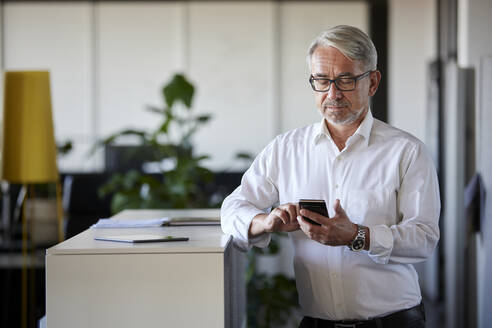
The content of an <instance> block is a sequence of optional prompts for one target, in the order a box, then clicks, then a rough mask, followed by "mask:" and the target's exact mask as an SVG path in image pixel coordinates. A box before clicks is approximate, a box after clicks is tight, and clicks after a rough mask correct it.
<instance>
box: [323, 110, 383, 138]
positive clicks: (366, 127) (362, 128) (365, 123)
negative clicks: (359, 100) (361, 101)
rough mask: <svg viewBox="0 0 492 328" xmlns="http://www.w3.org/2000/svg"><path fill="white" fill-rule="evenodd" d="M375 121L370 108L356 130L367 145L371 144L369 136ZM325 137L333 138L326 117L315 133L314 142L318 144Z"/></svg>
mask: <svg viewBox="0 0 492 328" xmlns="http://www.w3.org/2000/svg"><path fill="white" fill-rule="evenodd" d="M373 123H374V118H373V117H372V113H371V109H370V108H369V110H368V111H367V113H366V116H365V117H364V119H363V120H362V122H361V123H360V125H359V127H358V128H357V130H356V131H355V132H354V135H356V134H358V135H360V136H361V137H363V138H364V144H365V145H366V147H367V146H368V145H369V138H370V136H371V130H372V125H373ZM324 137H327V138H329V139H331V140H333V139H332V138H331V134H330V131H329V130H328V127H327V126H326V124H325V119H324V118H322V119H321V122H320V123H319V126H318V128H317V133H316V134H315V135H314V144H315V145H317V144H318V143H319V142H320V140H321V139H322V138H324Z"/></svg>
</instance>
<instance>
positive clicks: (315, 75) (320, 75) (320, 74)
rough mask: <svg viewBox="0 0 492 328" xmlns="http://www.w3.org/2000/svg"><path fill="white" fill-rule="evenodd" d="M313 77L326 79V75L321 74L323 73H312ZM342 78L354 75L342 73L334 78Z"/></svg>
mask: <svg viewBox="0 0 492 328" xmlns="http://www.w3.org/2000/svg"><path fill="white" fill-rule="evenodd" d="M313 76H314V77H321V78H328V75H327V74H323V73H314V74H313ZM343 76H354V75H353V74H352V72H343V73H340V74H338V75H337V76H336V77H335V78H337V77H343Z"/></svg>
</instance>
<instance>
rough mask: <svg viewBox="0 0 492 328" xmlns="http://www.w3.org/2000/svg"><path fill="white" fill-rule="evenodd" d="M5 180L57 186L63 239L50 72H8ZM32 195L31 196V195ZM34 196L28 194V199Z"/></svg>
mask: <svg viewBox="0 0 492 328" xmlns="http://www.w3.org/2000/svg"><path fill="white" fill-rule="evenodd" d="M4 86H5V88H4V90H5V93H4V116H3V124H4V128H3V131H4V135H3V148H2V179H3V180H5V181H8V182H9V183H17V184H21V185H22V186H23V188H27V187H28V186H31V187H32V186H33V185H35V184H40V183H54V184H56V201H57V220H58V239H59V241H62V240H63V238H64V237H63V213H62V205H61V185H60V178H59V174H58V168H57V165H56V145H55V138H54V131H53V118H52V114H51V94H50V75H49V72H47V71H16V72H13V71H11V72H5V78H4ZM30 194H31V195H30ZM29 197H33V195H32V193H29V192H27V193H26V199H27V198H29ZM25 203H26V201H25V200H24V202H23V211H22V213H23V214H22V255H23V265H22V279H21V281H22V296H21V302H22V304H21V314H22V318H21V327H23V328H24V327H27V273H28V272H27V260H28V243H27V242H28V240H27V238H28V236H27V224H28V221H27V220H26V206H25Z"/></svg>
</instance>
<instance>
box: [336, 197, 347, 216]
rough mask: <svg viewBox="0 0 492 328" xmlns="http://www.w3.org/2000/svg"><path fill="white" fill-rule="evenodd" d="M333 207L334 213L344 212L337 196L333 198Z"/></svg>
mask: <svg viewBox="0 0 492 328" xmlns="http://www.w3.org/2000/svg"><path fill="white" fill-rule="evenodd" d="M333 209H334V210H335V213H336V214H345V211H344V210H343V208H342V205H340V199H338V198H337V199H336V200H335V205H334V206H333Z"/></svg>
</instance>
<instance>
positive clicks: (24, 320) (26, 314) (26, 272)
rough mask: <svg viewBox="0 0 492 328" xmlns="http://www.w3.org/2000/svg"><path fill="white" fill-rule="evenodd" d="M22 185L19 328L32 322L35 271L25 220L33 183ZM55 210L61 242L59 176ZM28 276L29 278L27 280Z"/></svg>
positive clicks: (32, 197)
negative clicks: (32, 266) (23, 195)
mask: <svg viewBox="0 0 492 328" xmlns="http://www.w3.org/2000/svg"><path fill="white" fill-rule="evenodd" d="M22 187H23V188H24V190H26V194H25V197H23V198H24V199H23V201H22V271H21V328H27V327H28V324H29V326H32V324H34V304H35V302H34V298H35V271H34V270H33V269H32V268H30V267H29V264H30V263H31V264H33V263H34V260H33V259H34V247H33V243H32V242H31V243H29V240H28V239H29V238H28V230H30V231H31V241H32V229H29V221H28V220H27V214H26V210H27V206H26V203H27V200H29V199H31V200H33V199H34V197H35V194H34V185H32V184H31V185H29V189H27V184H23V185H22ZM32 211H33V207H31V212H32ZM56 212H57V223H58V241H59V242H62V241H63V240H64V233H63V207H62V200H61V183H60V179H59V178H58V179H57V181H56ZM29 215H31V217H33V213H29ZM31 223H32V222H31ZM31 228H32V225H31ZM28 277H29V278H30V279H29V281H28ZM28 293H29V295H28ZM28 300H29V301H30V302H29V303H30V307H31V311H28Z"/></svg>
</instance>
